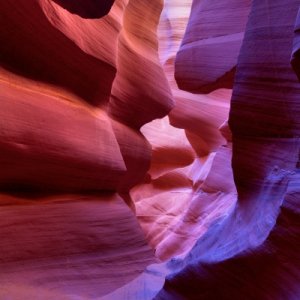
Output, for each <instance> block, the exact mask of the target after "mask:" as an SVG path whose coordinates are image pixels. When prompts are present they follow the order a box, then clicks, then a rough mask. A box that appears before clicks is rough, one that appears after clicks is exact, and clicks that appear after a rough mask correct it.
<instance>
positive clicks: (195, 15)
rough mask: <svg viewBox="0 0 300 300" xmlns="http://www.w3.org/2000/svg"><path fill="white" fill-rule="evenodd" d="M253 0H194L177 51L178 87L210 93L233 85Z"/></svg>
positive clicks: (176, 76) (176, 71) (176, 75)
mask: <svg viewBox="0 0 300 300" xmlns="http://www.w3.org/2000/svg"><path fill="white" fill-rule="evenodd" d="M250 4H251V1H250V0H243V1H240V0H222V1H220V0H213V1H211V0H194V1H193V5H192V9H191V15H190V18H189V23H188V26H187V29H186V33H185V36H184V38H183V41H182V44H181V46H180V49H179V51H178V53H177V55H176V62H175V78H176V81H177V84H178V86H179V88H181V89H183V90H187V91H190V92H193V93H208V92H211V91H213V90H215V89H217V88H231V87H232V84H233V78H234V72H235V67H236V62H237V57H238V54H239V50H240V47H241V43H242V40H243V36H244V30H245V26H246V22H247V19H248V13H249V7H250Z"/></svg>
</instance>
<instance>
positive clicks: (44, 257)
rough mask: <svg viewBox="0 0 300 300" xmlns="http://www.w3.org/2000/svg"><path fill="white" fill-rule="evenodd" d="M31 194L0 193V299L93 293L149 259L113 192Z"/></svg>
mask: <svg viewBox="0 0 300 300" xmlns="http://www.w3.org/2000/svg"><path fill="white" fill-rule="evenodd" d="M32 198H33V197H32V196H29V198H27V197H20V196H18V197H16V196H8V195H5V194H1V196H0V206H1V213H0V214H1V218H0V219H1V221H0V226H1V248H0V249H1V250H0V257H1V261H0V268H1V272H0V284H1V287H2V288H1V291H0V298H1V299H10V298H11V299H29V298H32V299H34V298H37V297H38V298H40V299H41V298H42V299H75V298H82V299H93V298H97V297H100V296H102V295H104V294H106V293H108V292H110V291H112V290H114V289H116V288H118V287H120V286H122V285H124V284H125V283H127V282H128V281H130V280H132V279H134V278H135V277H136V276H137V275H138V274H139V273H141V272H142V271H143V270H144V268H145V267H146V266H147V265H148V264H149V263H153V262H154V261H155V259H154V255H153V251H152V250H151V249H150V247H149V246H148V245H147V243H146V241H145V239H144V236H143V233H142V231H141V229H140V228H139V225H138V223H137V221H136V219H135V217H134V215H133V213H132V212H131V211H130V209H129V208H128V207H127V205H126V204H125V203H124V202H123V201H122V199H121V198H120V197H118V196H117V195H112V194H111V195H110V194H106V195H80V194H78V195H56V196H38V197H36V198H35V199H32ZM116 223H117V224H118V225H119V226H114V224H116ZM112 236H114V237H116V236H117V237H118V238H111V237H112ZM120 249H122V251H120ZM116 270H118V272H119V273H118V276H116ZM53 297H54V298H53Z"/></svg>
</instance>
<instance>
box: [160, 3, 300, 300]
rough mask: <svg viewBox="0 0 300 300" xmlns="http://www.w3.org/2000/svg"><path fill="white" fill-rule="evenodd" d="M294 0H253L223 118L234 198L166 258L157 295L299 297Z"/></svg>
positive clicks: (163, 296) (299, 147) (205, 297)
mask: <svg viewBox="0 0 300 300" xmlns="http://www.w3.org/2000/svg"><path fill="white" fill-rule="evenodd" d="M299 4H300V2H299V1H287V2H285V3H282V2H281V1H272V3H270V2H261V1H253V4H252V10H251V14H250V17H249V22H248V25H247V28H246V34H245V40H244V42H243V46H242V49H241V54H240V57H239V61H238V65H237V74H236V80H235V84H234V89H233V97H232V106H231V114H230V119H229V123H230V126H231V129H232V132H233V160H232V166H233V172H234V179H235V183H236V187H237V191H238V201H237V204H236V206H235V207H234V209H233V210H232V211H231V212H230V213H229V214H228V215H224V216H222V217H221V218H220V219H219V220H218V222H216V223H215V224H214V225H213V226H211V227H210V228H209V229H208V231H207V232H206V234H205V235H204V236H203V237H202V238H200V239H199V240H198V241H197V243H196V245H195V247H194V248H193V249H192V250H191V252H190V253H189V254H188V255H187V256H186V257H185V258H184V259H183V260H181V261H175V262H170V264H169V267H170V269H171V270H173V274H171V275H170V276H168V278H167V280H166V282H165V286H164V289H163V290H162V291H161V292H160V293H159V294H158V295H157V297H156V298H155V299H239V298H242V299H297V298H298V297H299V293H300V290H299V285H298V282H299V278H300V272H299V270H300V265H299V261H300V260H299V253H298V251H297V250H296V249H298V248H299V245H300V243H299V238H298V236H299V228H300V227H299V226H300V224H299V199H300V198H299V184H298V182H299V169H297V162H298V161H299V149H300V144H299V138H298V131H299V122H298V120H299V118H298V116H299V110H298V108H299V105H298V104H297V101H298V100H296V99H298V98H299V88H298V87H299V83H298V82H297V78H296V76H295V74H294V73H293V71H292V69H291V66H290V65H289V58H290V55H291V51H292V38H293V24H294V21H295V18H296V12H297V8H298V7H299ZM273 20H276V23H275V22H273ZM279 70H280V71H279ZM170 272H171V273H172V271H170ZM216 286H217V287H218V288H216Z"/></svg>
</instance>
